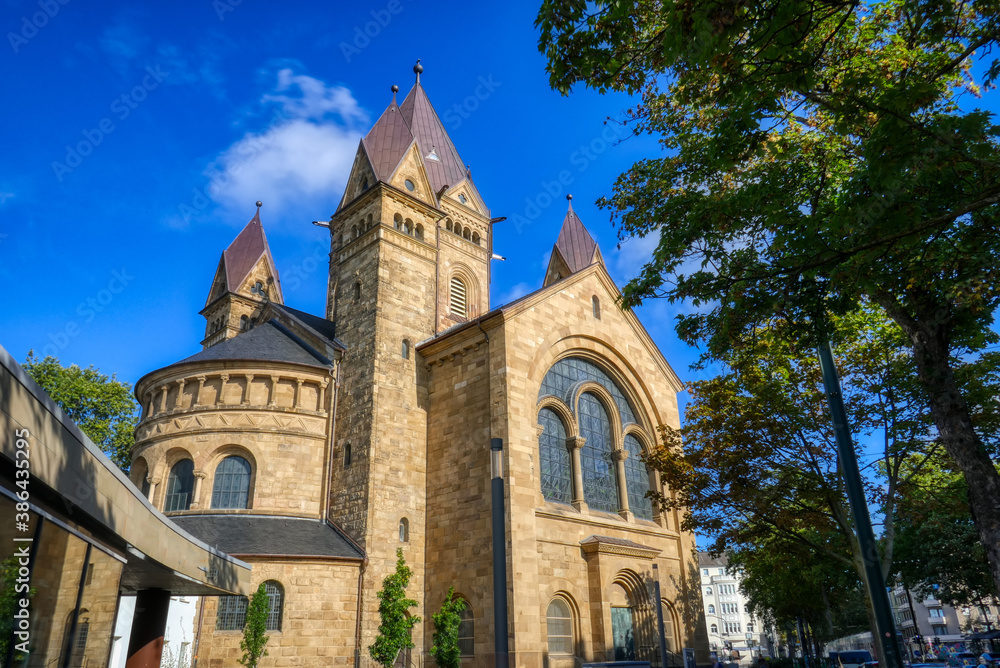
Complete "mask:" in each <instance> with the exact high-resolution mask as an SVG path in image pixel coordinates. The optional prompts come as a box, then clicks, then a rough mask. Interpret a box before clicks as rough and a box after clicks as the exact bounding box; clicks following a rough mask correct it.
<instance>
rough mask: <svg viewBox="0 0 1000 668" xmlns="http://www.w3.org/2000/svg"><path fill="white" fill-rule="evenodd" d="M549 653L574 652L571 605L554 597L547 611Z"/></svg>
mask: <svg viewBox="0 0 1000 668" xmlns="http://www.w3.org/2000/svg"><path fill="white" fill-rule="evenodd" d="M545 626H546V632H547V635H548V645H549V654H572V653H573V616H572V614H571V613H570V609H569V606H568V605H566V602H565V601H563V600H562V599H560V598H555V599H552V602H551V603H549V609H548V611H547V612H546V613H545Z"/></svg>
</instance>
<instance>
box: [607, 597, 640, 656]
mask: <svg viewBox="0 0 1000 668" xmlns="http://www.w3.org/2000/svg"><path fill="white" fill-rule="evenodd" d="M611 634H612V635H613V636H614V642H615V661H635V633H634V631H633V628H632V608H611Z"/></svg>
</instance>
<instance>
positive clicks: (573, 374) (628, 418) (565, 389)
mask: <svg viewBox="0 0 1000 668" xmlns="http://www.w3.org/2000/svg"><path fill="white" fill-rule="evenodd" d="M584 380H592V381H594V382H596V383H599V384H600V385H601V386H602V387H604V389H606V390H607V391H608V392H610V393H611V396H612V397H614V400H615V404H616V405H617V406H618V411H619V412H620V413H621V416H622V424H623V425H625V424H629V423H630V422H636V419H635V412H634V411H633V410H632V405H631V404H630V403H629V401H628V399H626V398H625V394H624V393H623V392H622V391H621V388H620V387H618V385H617V384H616V383H615V381H613V380H612V379H611V377H610V376H609V375H608V374H607V373H605V372H604V370H603V369H601V368H600V367H598V366H597V365H596V364H594V363H593V362H589V361H587V360H584V359H580V358H578V357H567V358H565V359H561V360H559V361H558V362H556V363H555V364H553V365H552V368H551V369H549V370H548V372H547V373H546V374H545V378H543V379H542V387H541V389H540V390H539V392H538V398H539V399H541V398H542V397H544V396H547V395H550V394H551V395H553V396H556V397H559V398H560V399H562V400H563V401H565V402H567V403H569V401H570V397H569V390H570V388H572V387H573V386H574V385H576V384H577V383H579V382H581V381H584Z"/></svg>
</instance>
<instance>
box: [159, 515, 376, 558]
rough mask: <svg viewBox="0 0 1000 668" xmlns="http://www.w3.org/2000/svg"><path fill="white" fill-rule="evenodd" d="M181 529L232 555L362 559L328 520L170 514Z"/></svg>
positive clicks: (359, 550) (355, 548)
mask: <svg viewBox="0 0 1000 668" xmlns="http://www.w3.org/2000/svg"><path fill="white" fill-rule="evenodd" d="M170 519H171V520H172V521H173V522H176V523H177V525H179V526H180V527H181V528H182V529H184V530H185V531H187V532H188V533H190V534H191V535H193V536H196V537H197V538H199V539H201V540H202V541H204V542H206V543H208V544H209V545H212V546H213V547H216V548H218V549H219V550H222V551H223V552H225V553H226V554H232V555H275V556H311V557H340V558H343V559H357V560H361V559H364V557H365V554H364V552H363V551H362V550H361V549H360V548H359V547H358V546H357V545H355V544H354V543H353V542H352V541H351V540H350V539H349V538H347V536H346V535H345V534H344V533H342V532H341V531H340V530H339V529H337V528H336V527H335V526H333V525H332V524H330V523H329V522H325V521H322V520H315V519H304V518H296V517H273V516H264V515H236V514H225V515H173V516H171V517H170Z"/></svg>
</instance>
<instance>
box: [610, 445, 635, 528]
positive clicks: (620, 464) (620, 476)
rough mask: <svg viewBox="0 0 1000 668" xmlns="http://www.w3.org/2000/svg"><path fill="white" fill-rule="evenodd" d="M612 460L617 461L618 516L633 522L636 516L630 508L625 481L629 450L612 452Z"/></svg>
mask: <svg viewBox="0 0 1000 668" xmlns="http://www.w3.org/2000/svg"><path fill="white" fill-rule="evenodd" d="M611 458H612V459H614V460H615V478H616V479H617V480H618V514H619V515H621V516H622V517H624V518H625V519H627V520H629V521H631V520H632V519H634V516H633V515H632V511H631V510H629V508H628V481H627V480H626V479H625V460H626V459H628V450H612V451H611Z"/></svg>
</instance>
